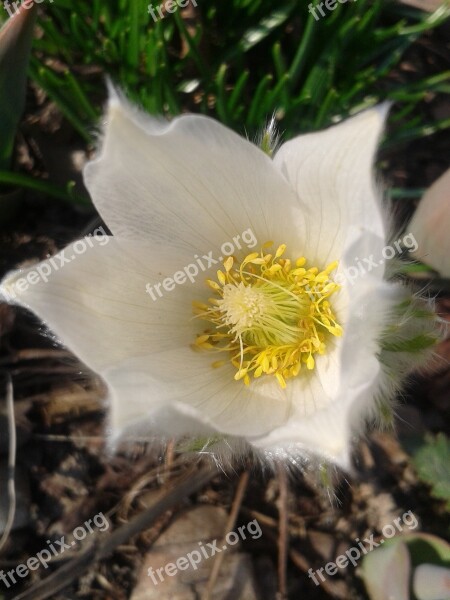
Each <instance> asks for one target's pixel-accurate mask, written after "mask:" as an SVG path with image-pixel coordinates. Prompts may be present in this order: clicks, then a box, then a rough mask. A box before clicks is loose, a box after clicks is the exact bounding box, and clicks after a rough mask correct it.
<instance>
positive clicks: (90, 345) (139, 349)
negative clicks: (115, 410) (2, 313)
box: [0, 237, 198, 373]
mask: <svg viewBox="0 0 450 600" xmlns="http://www.w3.org/2000/svg"><path fill="white" fill-rule="evenodd" d="M88 239H90V244H92V247H90V245H89V244H88V242H87V241H86V240H79V241H78V242H75V243H74V244H71V245H70V246H68V247H67V248H66V249H65V250H63V251H62V252H60V253H59V254H58V255H56V256H54V257H53V258H51V259H49V260H46V261H44V262H42V263H39V264H38V265H36V266H33V267H29V268H28V269H23V270H20V271H16V272H13V273H11V274H9V275H8V276H7V277H6V278H5V279H4V280H3V282H2V286H1V289H0V291H1V292H2V293H3V294H4V295H5V296H6V298H9V299H10V300H12V301H14V302H16V303H17V304H20V305H22V306H25V307H26V308H29V309H30V310H32V311H33V312H34V313H35V314H36V315H37V316H38V317H40V318H41V319H42V320H43V321H44V322H45V323H46V324H47V325H48V327H49V328H50V329H51V330H52V331H53V332H54V333H56V335H57V336H58V337H59V338H60V339H61V341H62V343H63V344H64V345H65V346H67V347H68V348H69V349H70V350H72V352H74V353H75V354H76V355H77V356H78V357H79V358H80V359H81V360H82V361H83V362H84V363H85V364H86V365H87V366H88V367H90V368H91V369H93V370H95V371H97V372H99V373H101V372H102V371H103V370H104V369H105V368H107V367H111V366H113V365H116V364H117V363H120V362H121V361H123V360H126V359H127V358H129V357H131V356H142V355H146V356H148V355H151V354H153V353H155V352H159V351H163V350H165V349H168V348H176V347H179V346H181V345H184V346H185V347H186V346H188V345H189V344H190V343H191V342H192V340H193V339H194V336H195V331H197V329H198V327H197V326H196V324H195V323H194V322H193V321H192V320H191V318H190V316H191V306H192V304H191V303H192V300H193V299H194V298H195V296H196V294H195V292H193V286H192V284H190V283H189V282H187V283H185V284H184V285H179V286H177V289H175V290H173V291H171V292H167V293H166V294H165V296H164V297H163V298H161V299H158V300H157V301H153V300H152V299H151V297H150V296H149V294H147V293H146V283H147V282H149V281H163V280H164V278H165V277H168V276H171V275H173V273H174V271H176V270H177V269H178V268H179V267H180V264H179V259H178V257H177V256H176V254H172V255H170V254H169V253H168V250H167V249H165V250H164V252H162V251H161V249H159V254H158V256H157V260H156V261H155V254H154V253H155V248H154V247H153V246H150V245H149V244H145V243H139V244H136V243H132V242H130V241H128V240H127V241H123V240H117V239H115V238H111V237H109V238H107V237H104V238H102V239H103V240H104V241H107V244H106V245H100V243H99V242H98V241H95V238H88ZM92 240H94V241H92ZM80 251H81V252H80ZM63 259H64V260H66V261H68V262H67V264H62V263H63ZM33 274H34V275H33ZM40 274H43V275H42V276H41V275H40ZM27 277H28V278H29V279H28V281H31V282H32V283H27V279H26V278H27ZM21 282H22V283H21ZM25 288H26V289H25Z"/></svg>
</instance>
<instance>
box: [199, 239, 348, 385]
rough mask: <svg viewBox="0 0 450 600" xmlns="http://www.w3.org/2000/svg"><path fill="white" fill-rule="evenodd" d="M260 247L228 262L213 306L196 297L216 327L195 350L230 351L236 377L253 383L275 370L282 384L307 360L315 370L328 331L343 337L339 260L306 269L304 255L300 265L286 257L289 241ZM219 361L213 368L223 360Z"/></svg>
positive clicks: (215, 283) (204, 315)
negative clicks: (336, 299) (338, 314)
mask: <svg viewBox="0 0 450 600" xmlns="http://www.w3.org/2000/svg"><path fill="white" fill-rule="evenodd" d="M271 245H272V242H267V243H266V244H264V246H263V248H262V250H261V253H260V254H259V253H258V252H253V253H252V254H249V255H248V256H246V257H245V258H244V260H243V261H242V262H241V263H240V264H238V265H235V262H236V261H235V258H234V257H232V256H229V257H228V258H227V259H226V260H225V261H224V263H223V264H224V271H218V272H217V281H213V280H211V279H208V280H207V284H208V286H209V287H210V288H211V289H212V290H213V292H214V294H215V297H214V298H210V299H209V300H208V304H204V303H200V302H194V312H195V314H196V315H197V317H198V318H201V319H203V320H206V321H209V323H211V324H212V325H213V326H214V328H210V329H207V330H206V331H205V332H204V333H202V334H200V335H198V336H197V339H196V340H195V343H194V344H193V348H194V349H196V350H208V351H210V352H211V351H215V352H227V353H228V354H229V357H230V360H231V363H232V364H233V365H234V366H235V367H236V369H237V372H236V374H235V376H234V378H235V379H236V380H240V379H243V381H244V383H245V384H246V385H249V384H250V377H254V378H258V377H261V375H272V376H275V377H276V378H277V380H278V382H279V384H280V385H281V387H282V388H285V387H286V380H287V379H289V378H291V377H296V376H297V375H298V374H299V373H300V370H301V368H302V366H303V365H306V368H307V369H310V370H311V369H314V366H315V360H314V355H315V354H324V353H325V350H326V340H327V337H329V335H330V334H331V335H333V336H337V337H339V336H341V335H342V328H341V326H340V325H338V323H337V322H336V319H335V316H334V314H333V312H332V308H331V305H330V303H329V301H328V298H329V297H330V296H331V295H332V294H334V293H335V292H336V291H337V290H338V289H339V286H338V285H337V284H336V283H334V282H333V281H332V280H331V279H330V274H331V273H332V271H334V270H335V269H336V267H337V265H338V263H337V262H334V263H331V264H330V265H328V266H327V268H326V269H325V270H324V271H320V272H319V269H318V268H317V267H310V268H308V267H307V264H306V259H305V258H304V257H301V258H298V259H297V260H296V261H295V265H293V264H292V262H291V260H289V259H288V258H282V256H283V254H284V252H285V250H286V246H285V244H282V245H281V246H279V247H278V249H277V251H276V252H275V254H274V255H272V254H265V250H266V249H267V248H268V247H270V246H271ZM223 364H224V361H216V362H215V363H213V366H216V367H218V366H221V365H223Z"/></svg>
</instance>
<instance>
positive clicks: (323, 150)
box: [274, 104, 389, 266]
mask: <svg viewBox="0 0 450 600" xmlns="http://www.w3.org/2000/svg"><path fill="white" fill-rule="evenodd" d="M388 108H389V105H388V104H384V105H381V106H378V107H376V108H373V109H369V110H366V111H364V112H362V113H360V114H358V115H356V116H355V117H353V118H350V119H348V120H346V121H344V122H342V123H340V124H338V125H335V126H333V127H330V128H329V129H327V130H325V131H321V132H318V133H310V134H307V135H301V136H299V137H297V138H295V139H293V140H291V141H289V142H287V143H285V144H283V146H282V147H281V148H280V150H279V151H278V152H277V154H276V155H275V158H274V164H275V166H276V167H277V168H278V169H279V170H280V172H281V173H282V174H283V175H284V176H285V177H286V179H287V181H288V182H289V183H290V184H291V186H292V187H293V189H294V190H295V191H296V193H297V195H298V198H299V200H300V202H301V204H302V207H303V210H304V211H306V214H305V216H306V219H307V222H308V231H307V241H306V247H307V248H308V252H309V255H308V258H310V260H312V261H315V264H318V265H321V266H322V265H325V264H327V263H329V262H332V261H333V260H337V259H339V258H340V257H341V256H342V253H343V249H344V247H345V244H346V238H347V235H348V230H349V227H350V226H354V227H357V228H358V230H359V233H362V232H372V233H374V234H376V235H377V236H379V237H381V238H382V239H384V238H385V233H384V230H385V228H384V224H383V220H382V216H381V210H380V203H379V199H378V196H377V192H376V190H375V186H374V179H373V173H372V168H373V162H374V158H375V153H376V151H377V147H378V142H379V139H380V135H381V133H382V130H383V125H384V122H385V118H386V114H387V111H388ZM363 256H367V254H364V255H363Z"/></svg>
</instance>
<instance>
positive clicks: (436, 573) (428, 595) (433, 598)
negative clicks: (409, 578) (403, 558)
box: [413, 564, 450, 600]
mask: <svg viewBox="0 0 450 600" xmlns="http://www.w3.org/2000/svg"><path fill="white" fill-rule="evenodd" d="M413 590H414V594H415V595H416V596H417V598H418V600H443V599H444V598H450V569H448V568H446V567H441V566H438V565H428V564H422V565H419V566H418V567H417V568H416V569H415V571H414V580H413Z"/></svg>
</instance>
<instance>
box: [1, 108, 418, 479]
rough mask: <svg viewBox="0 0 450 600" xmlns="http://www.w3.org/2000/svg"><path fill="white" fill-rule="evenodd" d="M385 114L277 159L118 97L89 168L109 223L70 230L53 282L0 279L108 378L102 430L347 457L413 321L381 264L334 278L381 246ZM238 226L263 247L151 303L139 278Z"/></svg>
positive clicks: (308, 138) (361, 117)
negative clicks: (107, 422)
mask: <svg viewBox="0 0 450 600" xmlns="http://www.w3.org/2000/svg"><path fill="white" fill-rule="evenodd" d="M386 112H387V108H386V106H381V107H377V108H374V109H371V110H368V111H366V112H363V113H361V114H358V115H357V116H355V117H353V118H351V119H349V120H347V121H345V122H343V123H341V124H339V125H337V126H334V127H331V128H330V129H328V130H326V131H322V132H319V133H313V134H308V135H304V136H300V137H298V138H296V139H294V140H292V141H290V142H287V143H286V144H284V145H283V146H281V148H280V149H279V151H278V152H277V153H276V155H275V157H274V158H273V160H272V159H271V158H269V156H268V155H267V154H265V153H264V152H262V151H261V150H260V149H259V148H258V147H256V146H254V145H253V144H251V143H250V142H249V141H247V140H245V139H243V138H241V137H239V136H238V135H236V134H235V133H234V132H232V131H230V130H229V129H227V128H226V127H224V126H222V125H220V124H219V123H217V122H216V121H214V120H212V119H209V118H206V117H203V116H193V115H190V116H182V117H179V118H176V119H174V120H173V121H172V122H171V123H165V122H160V121H158V120H155V119H154V118H151V117H149V116H148V115H145V114H142V113H141V112H138V111H137V110H135V109H132V108H131V107H129V106H128V104H127V103H126V102H124V101H123V100H121V99H119V98H118V97H117V96H113V97H112V99H111V100H110V102H109V108H108V112H107V116H106V127H105V132H104V139H103V142H102V147H101V151H100V153H99V156H98V158H96V160H94V161H92V162H91V163H89V164H88V165H87V167H86V169H85V173H84V175H85V181H86V184H87V187H88V189H89V191H90V193H91V195H92V199H93V201H94V203H95V205H96V207H97V209H98V211H99V212H100V214H101V216H102V217H103V219H104V221H105V222H106V224H107V225H108V227H109V228H110V230H111V231H112V233H113V236H114V237H113V238H111V239H110V241H109V242H108V244H105V245H100V244H91V246H92V247H87V248H86V251H85V252H84V253H83V254H80V253H78V254H79V255H78V256H76V254H77V252H76V251H74V245H71V246H69V247H68V248H67V249H65V255H66V256H67V257H69V258H71V262H70V264H67V265H64V268H61V269H59V270H57V271H54V272H52V274H51V277H49V278H48V282H44V281H39V282H34V283H33V285H29V286H28V287H27V288H26V289H25V287H26V286H25V285H23V284H22V285H21V286H18V285H17V282H18V280H19V279H20V278H24V277H26V276H27V272H28V271H27V270H24V271H19V272H16V273H13V274H10V275H9V276H8V277H7V278H6V279H5V280H4V281H3V287H2V290H3V293H4V295H5V296H7V295H8V294H10V298H11V290H14V294H16V296H15V297H14V298H12V301H14V302H16V303H19V304H20V305H22V306H25V307H28V308H30V309H31V310H32V311H34V312H35V313H36V314H37V315H38V316H39V317H40V318H41V319H42V320H43V321H44V322H45V323H46V324H47V325H48V327H49V328H50V329H51V330H52V331H54V332H55V333H56V334H57V336H58V337H59V338H60V339H61V341H62V343H63V344H65V345H66V346H67V347H68V348H70V349H71V350H72V351H73V352H74V353H75V354H77V355H78V356H79V357H80V358H81V360H82V361H83V362H84V363H85V364H86V365H87V366H88V367H90V368H91V369H92V370H94V371H96V372H97V373H99V374H100V375H101V376H102V377H103V378H104V380H105V381H106V383H107V384H108V387H109V390H110V396H111V428H112V432H113V434H117V433H121V434H124V435H125V434H127V433H128V434H130V435H137V434H139V435H141V434H142V433H145V434H150V435H153V436H155V435H156V436H163V435H165V436H175V437H177V436H179V437H183V436H189V437H192V436H194V437H196V438H199V437H200V438H201V439H209V440H212V441H217V440H218V439H220V440H225V445H226V446H227V447H229V448H232V449H235V448H240V449H242V448H249V447H251V448H253V449H254V450H255V451H256V452H257V453H259V454H260V455H262V456H264V457H266V458H268V459H272V458H288V459H289V460H290V461H291V462H293V463H295V464H296V463H298V462H299V461H302V460H303V458H304V457H307V456H311V455H316V456H317V455H318V456H320V457H322V458H325V459H326V460H330V461H333V462H335V463H338V464H339V465H341V466H342V467H344V468H348V467H349V464H350V463H349V457H350V450H351V442H352V440H353V439H354V436H355V434H358V433H359V432H360V431H361V429H362V424H363V422H364V421H365V420H366V419H367V418H368V417H374V416H376V414H377V413H378V412H379V410H380V409H382V410H384V411H385V412H386V411H387V410H388V409H387V407H388V406H389V404H388V403H387V400H389V399H390V398H392V395H393V393H394V392H395V390H396V389H397V387H398V383H399V381H400V380H401V379H402V377H403V376H404V374H405V373H406V372H407V371H408V369H409V352H408V351H407V348H406V347H405V345H404V343H405V341H407V340H409V339H410V338H411V337H412V338H413V339H416V337H417V336H416V333H417V332H416V320H415V319H414V316H413V314H414V304H415V301H414V300H413V299H412V298H411V296H410V293H409V292H408V291H407V290H406V289H405V288H403V287H402V286H400V285H399V284H396V283H390V282H387V281H386V280H385V278H384V273H385V267H384V265H380V264H379V263H377V265H376V267H377V268H373V266H372V267H371V268H368V269H367V270H366V271H367V272H366V273H364V275H361V276H360V277H358V278H357V280H355V281H349V280H348V279H347V278H346V277H345V276H343V275H344V274H345V272H346V271H345V270H346V268H347V267H349V266H353V267H354V264H355V260H356V259H359V260H360V261H361V260H362V259H364V258H368V259H369V258H370V257H373V256H375V257H379V256H380V253H381V251H382V249H383V247H384V246H385V244H386V229H385V224H384V217H383V215H382V211H381V206H380V203H379V198H378V194H377V191H376V189H375V186H374V181H373V178H372V167H373V160H374V155H375V152H376V149H377V144H378V140H379V137H380V134H381V131H382V128H383V122H384V119H385V115H386ZM244 231H251V232H253V234H254V236H255V238H256V239H257V240H258V246H257V247H256V248H254V249H252V250H250V251H249V250H248V248H245V247H243V248H242V251H236V252H235V253H234V256H235V258H234V259H231V258H229V259H226V260H225V264H224V267H223V268H222V272H221V274H219V275H218V276H217V277H216V274H215V269H217V267H215V268H211V269H209V271H208V272H205V273H202V272H200V274H199V276H198V277H197V278H196V279H195V281H194V282H193V283H191V282H190V281H187V282H185V283H184V284H182V285H174V288H175V289H173V290H172V291H170V292H165V293H164V295H163V297H162V298H159V297H156V301H154V300H152V298H151V297H150V296H149V294H147V293H146V286H148V284H149V283H151V284H152V285H156V284H157V283H158V282H163V281H164V279H165V278H171V277H172V275H174V274H176V273H177V272H179V271H182V270H183V269H184V268H185V267H186V266H187V265H189V264H191V263H193V262H195V261H196V260H198V259H199V258H201V257H203V256H205V257H206V256H210V257H214V259H217V257H219V256H220V248H221V244H223V242H227V241H228V242H232V241H233V240H234V238H236V237H237V236H239V235H241V234H242V232H244ZM268 241H272V242H273V244H274V245H273V247H272V248H271V249H268V246H264V249H263V250H261V248H262V246H263V244H265V243H266V242H268ZM277 249H278V250H277ZM75 250H76V249H75ZM255 252H256V253H258V254H259V259H258V258H255V257H256V255H255V254H254V253H255ZM268 253H271V255H272V258H267V254H268ZM246 255H249V256H247V258H246ZM75 257H76V260H74V258H75ZM303 257H305V258H306V264H305V258H303ZM244 259H245V260H244ZM287 259H290V260H291V261H292V263H289V262H288V261H287ZM297 259H299V260H298V261H297ZM242 261H243V262H242ZM296 261H297V262H296ZM46 263H48V261H46ZM198 264H199V263H198ZM289 264H291V266H290V267H289ZM219 267H220V265H219ZM289 269H290V270H289ZM311 269H312V270H311ZM200 275H201V276H200ZM207 278H209V279H211V280H214V283H211V282H210V284H209V285H210V286H212V287H213V291H211V289H208V287H206V286H205V280H206V279H207ZM192 279H194V278H192ZM335 281H339V282H340V283H341V286H338V285H336V283H335ZM19 287H20V290H19V289H18V288H19ZM212 294H213V295H214V294H215V302H213V303H212V304H211V303H209V302H208V298H209V297H210V296H211V295H212ZM193 301H194V302H196V307H197V308H196V311H197V313H198V314H199V316H198V317H197V318H192V315H193V312H192V303H193ZM296 311H297V312H296ZM422 313H423V311H422ZM422 321H423V322H425V321H427V320H426V319H422ZM429 321H430V319H428V321H427V322H429ZM216 327H220V329H216ZM420 327H421V329H420V331H419V334H421V335H422V337H423V338H424V339H426V343H423V339H422V341H421V344H419V345H423V346H425V345H428V343H429V342H430V338H427V336H426V333H423V332H422V330H423V331H427V327H428V325H427V326H425V325H421V326H420ZM218 332H220V333H222V334H223V337H218V335H217V333H218ZM341 334H342V335H341ZM389 335H391V337H392V339H390V338H389ZM419 337H420V336H419ZM389 344H390V346H389ZM396 344H397V345H396ZM402 344H403V345H402ZM193 346H195V347H196V348H197V350H200V351H194V350H193ZM220 348H226V349H223V350H222V351H220ZM217 361H220V362H219V363H218V365H219V366H218V365H217V364H216V365H215V367H212V366H211V365H212V363H213V362H214V363H217ZM191 447H193V446H191Z"/></svg>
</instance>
